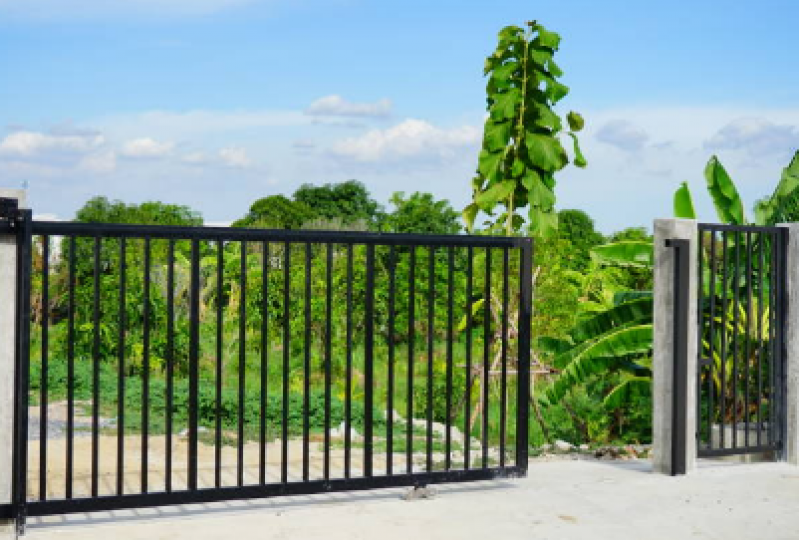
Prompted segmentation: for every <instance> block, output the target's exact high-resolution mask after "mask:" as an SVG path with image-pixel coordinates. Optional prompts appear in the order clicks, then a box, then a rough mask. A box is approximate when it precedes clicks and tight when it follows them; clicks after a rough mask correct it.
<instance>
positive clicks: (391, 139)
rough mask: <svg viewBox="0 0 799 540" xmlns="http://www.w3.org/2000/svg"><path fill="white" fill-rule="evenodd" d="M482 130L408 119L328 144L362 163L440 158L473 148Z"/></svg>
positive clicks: (345, 156) (446, 158) (335, 153)
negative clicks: (437, 125) (440, 125)
mask: <svg viewBox="0 0 799 540" xmlns="http://www.w3.org/2000/svg"><path fill="white" fill-rule="evenodd" d="M481 136H482V132H481V130H480V129H479V128H478V127H475V126H463V127H459V128H453V129H442V128H439V127H436V126H434V125H432V124H430V123H429V122H426V121H424V120H416V119H412V118H411V119H408V120H405V121H403V122H401V123H400V124H397V125H396V126H393V127H391V128H388V129H384V130H381V129H374V130H371V131H368V132H367V133H365V134H363V135H361V136H359V137H352V138H347V139H344V140H342V141H340V142H338V143H335V144H334V145H333V146H332V147H331V153H332V154H333V155H334V156H336V157H338V158H343V159H346V160H353V161H356V162H361V163H376V162H396V161H398V160H407V159H408V158H414V159H418V160H428V161H429V160H433V161H442V160H448V159H452V158H454V157H456V156H458V155H462V153H463V151H464V150H465V149H469V150H473V149H474V148H475V146H476V145H477V144H478V143H479V141H480V137H481Z"/></svg>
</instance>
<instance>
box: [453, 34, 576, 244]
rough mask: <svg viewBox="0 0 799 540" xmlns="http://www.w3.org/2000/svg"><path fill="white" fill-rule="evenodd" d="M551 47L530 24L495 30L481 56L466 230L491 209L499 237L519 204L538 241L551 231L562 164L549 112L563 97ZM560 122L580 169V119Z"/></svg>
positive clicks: (553, 37)
mask: <svg viewBox="0 0 799 540" xmlns="http://www.w3.org/2000/svg"><path fill="white" fill-rule="evenodd" d="M559 45H560V36H559V35H558V34H556V33H555V32H550V31H549V30H547V29H546V28H544V27H543V26H542V25H540V24H538V23H537V22H535V21H532V22H528V23H527V28H526V29H524V28H521V27H518V26H507V27H505V28H503V29H502V31H500V33H499V44H498V45H497V49H496V51H494V54H492V55H491V56H489V57H488V58H487V59H486V63H485V69H484V75H486V76H488V84H487V86H486V93H487V102H488V105H487V110H488V113H489V115H488V118H487V119H486V123H485V128H484V131H483V145H482V149H481V150H480V155H479V158H478V167H477V176H476V177H475V178H474V180H473V181H472V188H473V196H472V203H471V204H469V205H468V206H467V207H466V208H465V209H464V211H463V218H464V221H465V222H466V225H467V227H468V229H469V230H472V229H473V227H474V221H475V218H476V217H477V214H478V212H479V211H481V210H482V211H483V212H485V213H486V214H488V215H491V216H493V215H494V210H495V209H496V207H497V206H501V207H503V208H504V212H503V213H502V214H500V215H499V216H497V217H496V219H495V220H494V221H493V223H492V226H493V227H494V228H496V229H500V228H501V229H503V230H504V231H505V232H506V233H507V234H511V233H513V232H515V231H519V230H521V228H522V227H523V226H524V224H525V222H526V220H525V219H524V218H523V217H522V216H521V215H520V214H519V213H518V210H519V209H523V208H525V207H527V208H528V211H527V218H528V220H529V221H527V222H528V223H529V233H530V234H531V235H533V236H538V237H544V236H547V235H549V234H550V233H551V232H552V231H554V230H555V229H556V228H557V213H556V212H555V173H556V172H557V171H559V170H561V169H563V168H564V167H565V166H566V165H567V164H568V163H569V156H568V155H567V154H566V151H565V150H564V148H563V145H562V144H561V140H560V137H561V135H562V134H563V132H564V126H563V122H562V120H561V118H560V116H559V115H558V114H557V113H556V112H555V111H554V107H555V105H556V104H557V103H558V102H559V101H560V100H561V99H563V98H564V97H565V96H566V94H568V92H569V88H568V87H567V86H565V85H563V84H561V83H560V82H558V79H559V78H560V77H561V76H562V75H563V72H562V71H561V69H560V68H559V67H558V65H557V64H556V63H555V59H554V56H555V53H556V52H557V50H558V47H559ZM566 121H567V123H568V130H567V131H566V135H568V136H569V137H571V139H572V144H573V148H574V155H573V163H574V165H576V166H578V167H585V164H586V161H585V158H584V157H583V155H582V152H581V151H580V147H579V141H578V140H577V135H576V133H577V132H578V131H580V130H581V129H582V128H583V118H582V117H581V116H580V115H579V114H578V113H576V112H570V113H569V114H568V115H567V116H566Z"/></svg>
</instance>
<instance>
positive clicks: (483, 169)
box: [477, 150, 504, 180]
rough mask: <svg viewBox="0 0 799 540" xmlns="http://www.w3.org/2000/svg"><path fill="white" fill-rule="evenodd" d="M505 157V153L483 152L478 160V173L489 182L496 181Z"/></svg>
mask: <svg viewBox="0 0 799 540" xmlns="http://www.w3.org/2000/svg"><path fill="white" fill-rule="evenodd" d="M503 155H504V152H502V151H498V152H489V151H488V150H481V151H480V156H479V157H478V160H477V172H479V173H480V174H481V175H482V176H483V177H485V178H488V179H489V180H494V179H495V178H496V176H497V170H498V169H499V164H500V162H501V161H502V156H503Z"/></svg>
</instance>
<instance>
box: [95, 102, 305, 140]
mask: <svg viewBox="0 0 799 540" xmlns="http://www.w3.org/2000/svg"><path fill="white" fill-rule="evenodd" d="M92 123H93V125H96V126H98V127H99V128H101V129H102V130H103V131H104V132H106V133H113V134H114V135H115V136H116V137H118V138H120V139H137V138H141V137H148V136H151V135H152V134H153V133H157V134H158V136H159V137H160V138H162V139H166V140H181V141H196V140H198V139H201V138H203V137H205V136H208V135H214V136H220V135H228V134H231V133H235V132H245V131H252V130H266V129H268V128H288V127H293V126H307V125H310V124H311V123H312V119H311V118H308V117H307V116H306V115H304V114H302V112H300V111H270V110H240V111H236V110H234V111H218V110H193V111H186V112H175V111H147V112H143V113H132V114H118V115H109V116H104V117H101V118H96V119H94V121H93V122H92Z"/></svg>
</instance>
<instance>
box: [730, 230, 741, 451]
mask: <svg viewBox="0 0 799 540" xmlns="http://www.w3.org/2000/svg"><path fill="white" fill-rule="evenodd" d="M733 234H734V236H733V238H735V266H734V267H733V289H732V309H733V312H732V320H733V323H732V447H733V448H738V394H739V391H738V390H739V388H738V386H739V384H740V381H739V380H738V341H739V339H738V336H739V333H740V332H739V328H738V323H739V322H740V321H739V313H738V312H739V311H740V308H741V299H740V295H739V288H740V280H741V269H740V267H741V233H740V232H738V231H735V232H734V233H733Z"/></svg>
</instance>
